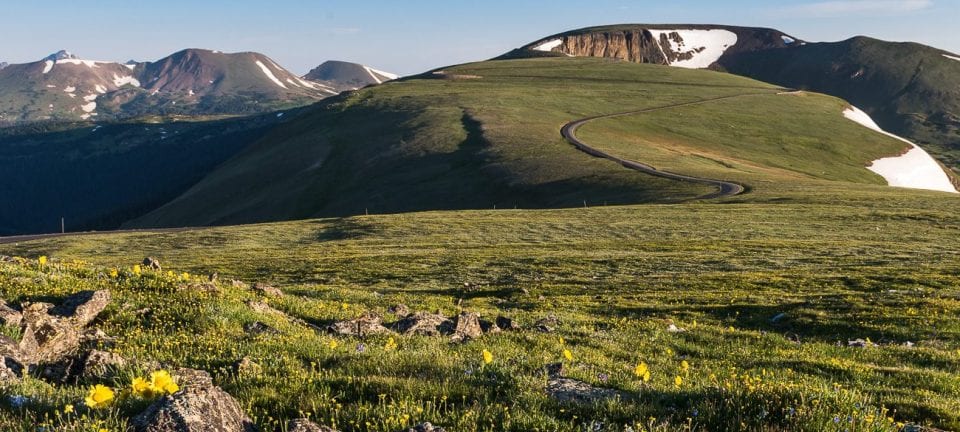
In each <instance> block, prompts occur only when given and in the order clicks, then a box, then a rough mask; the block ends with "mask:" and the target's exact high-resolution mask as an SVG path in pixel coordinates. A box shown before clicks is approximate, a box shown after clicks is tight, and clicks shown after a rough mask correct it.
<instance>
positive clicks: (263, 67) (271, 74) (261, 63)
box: [256, 60, 287, 88]
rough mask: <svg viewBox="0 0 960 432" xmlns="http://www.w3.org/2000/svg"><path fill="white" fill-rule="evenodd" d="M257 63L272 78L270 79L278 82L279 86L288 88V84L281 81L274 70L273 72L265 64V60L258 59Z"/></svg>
mask: <svg viewBox="0 0 960 432" xmlns="http://www.w3.org/2000/svg"><path fill="white" fill-rule="evenodd" d="M256 63H257V66H260V70H262V71H263V74H264V75H266V76H267V78H270V80H271V81H273V82H274V83H276V84H277V85H278V86H280V87H283V88H287V86H285V85H283V82H281V81H280V80H279V79H277V77H276V76H274V75H273V72H271V71H270V69H269V68H267V65H265V64H263V62H262V61H260V60H257V62H256Z"/></svg>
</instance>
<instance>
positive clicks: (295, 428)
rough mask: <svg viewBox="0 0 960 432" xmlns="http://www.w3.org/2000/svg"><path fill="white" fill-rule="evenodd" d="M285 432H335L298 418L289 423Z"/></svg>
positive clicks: (335, 431)
mask: <svg viewBox="0 0 960 432" xmlns="http://www.w3.org/2000/svg"><path fill="white" fill-rule="evenodd" d="M287 432H337V430H336V429H333V428H330V427H327V426H320V425H318V424H316V423H314V422H312V421H310V420H307V419H303V418H299V419H293V420H291V421H290V424H289V425H288V426H287Z"/></svg>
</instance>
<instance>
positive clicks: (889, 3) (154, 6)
mask: <svg viewBox="0 0 960 432" xmlns="http://www.w3.org/2000/svg"><path fill="white" fill-rule="evenodd" d="M4 3H6V4H4V5H3V6H2V9H0V10H2V14H0V40H2V41H3V43H2V45H0V61H6V62H10V63H23V62H28V61H34V60H37V59H39V58H41V57H43V56H45V55H46V54H49V53H51V52H54V51H57V50H59V49H68V50H70V51H73V52H75V53H77V54H79V55H81V56H82V57H84V58H89V59H94V60H115V61H126V60H129V59H136V60H156V59H158V58H161V57H163V56H166V55H168V54H171V53H173V52H175V51H177V50H179V49H182V48H188V47H194V48H209V49H217V50H223V51H229V52H234V51H258V52H262V53H264V54H267V55H269V56H271V57H273V58H274V59H275V60H277V62H278V63H280V64H281V65H283V66H285V67H287V68H289V69H290V70H291V71H293V72H296V73H305V72H307V71H308V70H309V69H310V68H312V67H313V66H316V65H317V64H319V63H321V62H322V61H324V60H327V59H337V60H347V61H355V62H360V63H365V64H368V65H370V66H373V67H376V68H379V69H383V70H387V71H391V72H396V73H400V74H411V73H417V72H421V71H424V70H428V69H431V68H435V67H440V66H445V65H449V64H455V63H463V62H467V61H473V60H483V59H486V58H490V57H493V56H496V55H498V54H501V53H503V52H505V51H508V50H509V49H511V48H515V47H518V46H520V45H523V44H525V43H528V42H532V41H533V40H535V39H539V38H541V37H544V36H547V35H550V34H553V33H558V32H561V31H564V30H569V29H574V28H579V27H585V26H591V25H601V24H615V23H704V24H732V25H745V26H763V27H773V28H777V29H779V30H781V31H784V32H786V33H789V34H792V35H794V36H796V37H799V38H801V39H805V40H808V41H835V40H842V39H846V38H848V37H850V36H854V35H868V36H873V37H877V38H880V39H886V40H895V41H916V42H921V43H925V44H928V45H933V46H935V47H938V48H942V49H946V50H948V51H952V52H954V53H960V37H958V33H957V31H956V28H957V21H958V19H960V0H876V1H867V0H834V1H789V0H783V1H777V2H770V1H747V0H725V1H666V2H664V1H636V0H634V1H625V0H591V1H584V0H579V1H570V0H551V1H526V0H512V1H503V0H486V1H481V2H477V1H467V0H446V1H436V0H431V1H426V0H390V1H381V0H367V1H363V2H359V1H345V0H312V1H308V0H271V1H262V0H255V1H254V0H233V1H226V0H193V1H187V0H161V1H153V2H134V1H131V0H96V1H83V2H81V1H76V0H45V1H35V2H34V1H14V0H4Z"/></svg>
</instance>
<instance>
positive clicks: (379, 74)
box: [363, 66, 398, 84]
mask: <svg viewBox="0 0 960 432" xmlns="http://www.w3.org/2000/svg"><path fill="white" fill-rule="evenodd" d="M363 69H364V70H366V71H367V73H368V74H370V77H371V78H373V80H374V81H376V82H377V84H383V81H384V80H382V79H380V77H384V78H386V80H387V81H389V80H395V79H397V78H398V76H397V75H394V74H392V73H389V72H384V71H378V70H376V69H374V68H372V67H370V66H364V67H363Z"/></svg>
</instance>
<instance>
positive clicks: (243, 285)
mask: <svg viewBox="0 0 960 432" xmlns="http://www.w3.org/2000/svg"><path fill="white" fill-rule="evenodd" d="M230 285H231V286H233V287H234V288H243V289H246V288H247V283H246V282H244V281H241V280H236V279H233V280H231V281H230Z"/></svg>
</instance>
